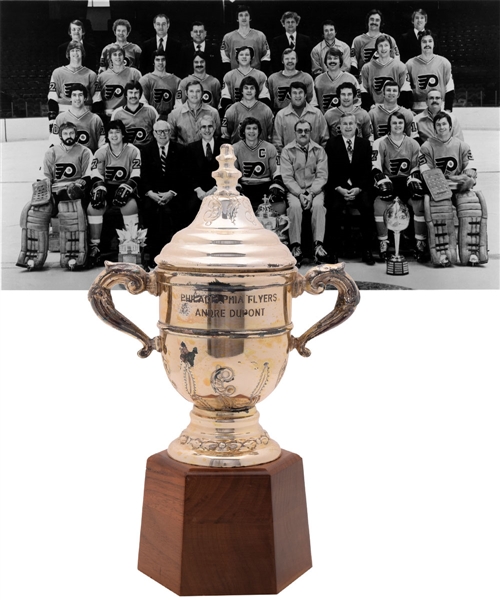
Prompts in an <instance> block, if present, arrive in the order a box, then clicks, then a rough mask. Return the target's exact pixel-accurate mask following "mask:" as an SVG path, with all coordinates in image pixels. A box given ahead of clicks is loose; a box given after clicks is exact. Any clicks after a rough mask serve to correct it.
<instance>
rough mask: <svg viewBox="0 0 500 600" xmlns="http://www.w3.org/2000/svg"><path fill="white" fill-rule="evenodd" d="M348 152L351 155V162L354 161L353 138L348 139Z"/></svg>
mask: <svg viewBox="0 0 500 600" xmlns="http://www.w3.org/2000/svg"><path fill="white" fill-rule="evenodd" d="M347 154H348V155H349V162H352V140H351V138H349V139H348V140H347Z"/></svg>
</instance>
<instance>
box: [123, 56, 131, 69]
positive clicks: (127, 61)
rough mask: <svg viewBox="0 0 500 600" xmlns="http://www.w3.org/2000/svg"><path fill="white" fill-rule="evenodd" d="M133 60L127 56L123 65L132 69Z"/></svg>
mask: <svg viewBox="0 0 500 600" xmlns="http://www.w3.org/2000/svg"><path fill="white" fill-rule="evenodd" d="M132 62H133V61H132V59H131V58H130V56H125V58H124V59H123V64H124V65H125V66H126V67H130V65H131V64H132Z"/></svg>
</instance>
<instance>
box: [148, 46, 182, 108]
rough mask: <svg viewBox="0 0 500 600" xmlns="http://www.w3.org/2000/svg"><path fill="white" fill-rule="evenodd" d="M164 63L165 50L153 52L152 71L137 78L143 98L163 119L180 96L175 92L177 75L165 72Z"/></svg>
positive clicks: (165, 62)
mask: <svg viewBox="0 0 500 600" xmlns="http://www.w3.org/2000/svg"><path fill="white" fill-rule="evenodd" d="M166 64H167V56H166V54H165V52H159V51H158V50H157V51H155V52H153V66H154V70H153V72H152V73H147V74H146V75H143V76H142V77H141V78H140V79H139V83H140V84H141V86H142V89H143V93H144V98H145V99H146V100H147V102H148V104H149V105H150V106H152V107H154V108H155V109H156V111H157V112H158V114H159V115H160V116H161V117H164V118H165V119H166V118H167V116H168V115H169V113H170V112H172V110H173V108H174V104H175V102H176V100H177V99H178V97H179V96H180V94H178V93H177V92H178V88H179V83H180V81H181V80H180V79H179V77H177V75H174V74H173V73H167V71H166V70H165V67H166Z"/></svg>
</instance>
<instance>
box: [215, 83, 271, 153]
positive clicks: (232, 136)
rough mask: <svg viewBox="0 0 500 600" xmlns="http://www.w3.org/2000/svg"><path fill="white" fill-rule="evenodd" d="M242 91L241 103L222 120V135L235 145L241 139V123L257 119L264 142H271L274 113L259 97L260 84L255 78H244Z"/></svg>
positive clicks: (226, 141) (232, 107) (235, 105)
mask: <svg viewBox="0 0 500 600" xmlns="http://www.w3.org/2000/svg"><path fill="white" fill-rule="evenodd" d="M240 89H241V92H242V97H241V100H240V101H239V102H235V103H234V104H231V106H230V107H229V108H228V109H227V110H226V114H225V115H224V118H223V119H222V126H221V132H222V133H221V135H222V138H223V140H224V141H225V143H230V144H234V143H235V142H237V141H238V140H240V139H241V137H240V128H239V126H240V123H241V122H242V121H243V120H244V119H246V118H247V117H250V116H252V117H255V118H256V119H257V120H258V121H259V123H260V135H261V137H262V139H263V140H266V141H270V140H271V137H272V134H273V112H272V110H271V109H270V108H269V106H266V105H265V104H264V103H263V102H260V101H259V100H258V97H257V93H258V84H257V82H256V81H255V79H254V78H253V77H250V76H248V77H244V78H243V79H242V80H241V84H240Z"/></svg>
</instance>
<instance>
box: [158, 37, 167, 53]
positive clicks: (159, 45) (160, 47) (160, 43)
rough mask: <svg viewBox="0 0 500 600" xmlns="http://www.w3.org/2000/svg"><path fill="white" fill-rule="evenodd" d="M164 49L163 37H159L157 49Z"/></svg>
mask: <svg viewBox="0 0 500 600" xmlns="http://www.w3.org/2000/svg"><path fill="white" fill-rule="evenodd" d="M164 50H165V48H164V47H163V38H160V41H159V43H158V51H159V52H163V51H164Z"/></svg>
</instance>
